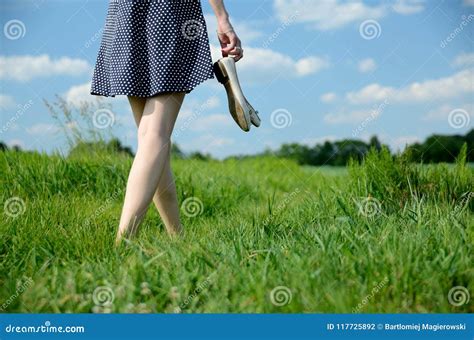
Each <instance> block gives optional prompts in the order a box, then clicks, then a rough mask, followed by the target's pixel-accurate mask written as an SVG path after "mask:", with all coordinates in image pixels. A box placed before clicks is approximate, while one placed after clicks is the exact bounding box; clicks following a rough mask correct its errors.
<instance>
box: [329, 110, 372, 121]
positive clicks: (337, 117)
mask: <svg viewBox="0 0 474 340" xmlns="http://www.w3.org/2000/svg"><path fill="white" fill-rule="evenodd" d="M373 111H374V110H371V109H369V110H354V111H350V112H344V111H341V112H337V113H328V114H326V115H325V116H324V118H323V120H324V121H325V122H326V123H328V124H350V123H359V122H362V121H363V120H365V119H367V118H368V117H371V115H372V113H373Z"/></svg>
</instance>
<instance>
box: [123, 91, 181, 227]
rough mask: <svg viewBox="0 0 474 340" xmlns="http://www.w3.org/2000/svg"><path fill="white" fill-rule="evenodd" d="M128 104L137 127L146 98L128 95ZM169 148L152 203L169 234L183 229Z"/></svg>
mask: <svg viewBox="0 0 474 340" xmlns="http://www.w3.org/2000/svg"><path fill="white" fill-rule="evenodd" d="M128 100H129V102H130V106H131V108H132V111H133V117H134V119H135V123H136V124H137V127H138V126H139V125H140V120H141V118H142V115H143V110H144V108H145V103H146V98H140V97H128ZM170 158H171V149H169V155H168V158H167V159H166V164H165V166H164V170H163V173H162V175H161V177H160V180H159V182H158V187H157V189H156V192H155V195H154V196H153V203H154V204H155V207H156V209H157V210H158V212H159V213H160V216H161V219H162V220H163V223H164V225H165V227H166V230H167V231H168V233H169V234H170V235H176V234H180V233H181V232H182V230H183V227H182V225H181V220H180V217H179V205H178V195H177V193H176V184H175V182H174V178H173V172H172V170H171V162H170Z"/></svg>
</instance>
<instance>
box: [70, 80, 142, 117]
mask: <svg viewBox="0 0 474 340" xmlns="http://www.w3.org/2000/svg"><path fill="white" fill-rule="evenodd" d="M90 89H91V83H90V82H88V83H85V84H81V85H74V86H71V87H70V88H69V90H67V91H66V92H65V93H63V98H64V99H65V100H66V101H67V102H68V103H69V104H70V105H74V106H77V107H80V106H81V104H84V103H90V104H97V103H98V102H101V101H103V100H105V101H109V102H111V103H113V104H125V105H126V108H128V109H129V110H130V114H133V113H132V111H131V109H130V106H129V104H128V100H127V96H115V97H108V98H106V97H104V96H96V95H92V94H90Z"/></svg>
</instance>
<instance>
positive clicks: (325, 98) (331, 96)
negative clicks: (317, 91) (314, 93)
mask: <svg viewBox="0 0 474 340" xmlns="http://www.w3.org/2000/svg"><path fill="white" fill-rule="evenodd" d="M320 99H321V101H322V102H323V103H332V102H334V101H335V100H336V99H337V94H335V93H334V92H328V93H325V94H323V95H322V96H321V97H320Z"/></svg>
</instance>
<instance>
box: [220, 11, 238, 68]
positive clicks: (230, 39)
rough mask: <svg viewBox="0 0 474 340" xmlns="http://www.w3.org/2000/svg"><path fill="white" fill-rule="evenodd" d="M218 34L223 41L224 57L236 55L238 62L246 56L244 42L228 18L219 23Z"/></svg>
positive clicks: (235, 58) (222, 50)
mask: <svg viewBox="0 0 474 340" xmlns="http://www.w3.org/2000/svg"><path fill="white" fill-rule="evenodd" d="M217 36H218V38H219V42H220V43H221V52H222V56H223V57H228V56H234V60H235V61H236V62H237V61H239V60H240V59H242V57H243V56H244V50H243V49H242V43H241V41H240V39H239V37H238V36H237V34H236V33H235V31H234V28H233V27H232V25H231V24H230V21H229V20H227V19H226V20H223V21H219V22H218V23H217Z"/></svg>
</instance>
